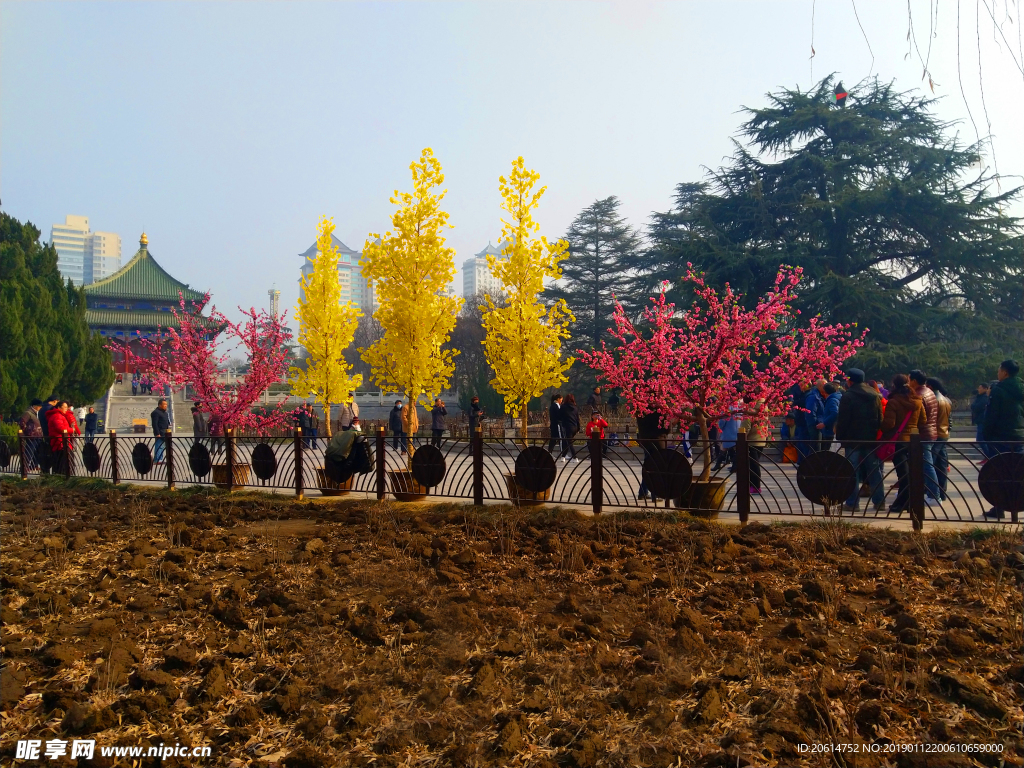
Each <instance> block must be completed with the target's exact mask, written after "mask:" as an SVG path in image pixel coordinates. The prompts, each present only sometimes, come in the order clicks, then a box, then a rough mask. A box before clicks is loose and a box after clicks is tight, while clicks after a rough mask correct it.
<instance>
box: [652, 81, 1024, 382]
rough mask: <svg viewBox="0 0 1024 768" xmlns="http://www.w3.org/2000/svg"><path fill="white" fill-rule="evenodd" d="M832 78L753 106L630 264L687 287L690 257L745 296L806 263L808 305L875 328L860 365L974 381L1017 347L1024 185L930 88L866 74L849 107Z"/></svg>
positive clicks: (1021, 323) (1023, 298) (1023, 283)
mask: <svg viewBox="0 0 1024 768" xmlns="http://www.w3.org/2000/svg"><path fill="white" fill-rule="evenodd" d="M833 86H834V81H833V79H832V78H826V79H825V80H823V81H822V82H821V83H819V84H818V85H817V86H816V87H815V88H814V89H812V90H810V91H800V90H784V91H782V92H781V93H777V94H771V95H769V97H768V99H769V105H768V106H767V107H765V108H762V109H748V110H747V114H748V116H749V119H748V120H747V122H745V123H744V124H743V126H742V128H741V131H740V135H741V139H742V140H744V141H745V144H741V143H740V142H737V143H736V145H735V146H736V152H735V155H734V157H733V158H732V161H731V163H730V164H729V165H728V166H726V167H724V168H720V169H719V170H717V171H714V172H712V173H711V174H710V176H709V178H708V179H707V180H706V182H704V183H702V184H683V185H680V186H679V187H678V188H677V196H676V205H675V208H674V209H673V210H672V211H670V212H668V213H664V214H658V215H656V216H655V217H654V219H653V221H652V224H651V228H650V232H649V237H650V240H651V243H652V246H651V248H650V250H649V251H648V252H647V253H646V254H645V255H644V257H643V258H642V259H640V260H638V261H636V262H634V264H633V266H635V267H636V268H637V269H639V270H642V271H643V272H644V277H645V278H646V279H647V285H646V286H645V287H647V288H648V289H650V288H651V287H653V286H655V285H656V284H657V283H658V282H659V281H661V280H669V281H670V282H671V283H673V284H674V285H677V286H678V285H679V278H680V276H681V275H682V274H683V273H685V271H686V264H687V262H692V263H693V264H694V265H695V266H697V267H698V268H700V269H702V270H704V271H705V272H706V273H707V277H708V280H709V282H711V283H713V284H716V285H723V284H724V283H726V282H729V283H730V284H731V285H732V287H733V288H734V289H737V290H739V291H742V292H744V293H746V294H748V295H751V296H756V295H760V294H761V293H763V292H764V291H765V290H766V289H767V287H768V286H769V285H770V283H771V281H772V279H773V278H774V275H775V274H776V271H777V269H778V267H779V265H780V264H793V265H797V266H800V267H802V268H803V270H804V275H805V279H806V280H807V283H808V290H806V291H805V292H804V293H803V295H802V296H801V297H800V300H799V303H798V306H799V307H800V308H801V309H802V311H803V312H804V313H805V314H812V315H815V314H821V315H822V317H823V318H824V319H826V320H828V321H830V322H842V323H849V322H857V323H860V324H861V325H862V326H868V327H870V328H871V330H872V333H871V336H870V339H871V341H870V342H869V344H868V346H867V348H865V349H864V350H861V352H860V353H859V354H858V356H857V361H858V362H859V363H860V364H862V367H866V368H868V370H869V371H874V372H876V373H877V374H878V375H884V376H888V375H890V374H892V373H895V372H898V371H900V370H906V369H907V368H910V367H919V368H923V369H927V370H931V371H934V372H936V373H938V374H940V375H945V376H947V377H948V378H950V379H953V380H954V381H955V382H956V383H955V386H956V387H957V389H958V390H959V391H964V390H966V389H969V388H970V387H971V386H972V385H973V383H976V381H980V380H983V379H985V378H989V377H991V375H992V371H993V370H994V369H995V368H994V364H997V363H998V361H999V360H1000V359H1001V358H1002V357H1005V356H1007V355H1009V354H1011V353H1013V352H1014V351H1019V340H1020V335H1021V333H1022V331H1024V311H1022V306H1024V259H1022V253H1024V228H1022V223H1021V220H1020V219H1018V218H1015V217H1013V216H1011V215H1009V214H1008V213H1007V212H1006V209H1007V207H1008V205H1009V204H1010V203H1011V201H1013V200H1015V199H1017V198H1018V197H1019V194H1020V191H1021V188H1020V187H1017V188H1010V189H1005V190H1004V191H1002V192H999V191H998V189H997V185H996V184H995V179H994V178H993V176H992V175H990V174H989V173H987V172H985V171H978V170H975V168H976V165H977V162H978V160H979V157H980V154H981V147H980V146H978V145H972V146H963V145H961V144H960V142H959V141H958V140H957V139H956V138H955V137H951V136H950V135H949V133H950V131H949V129H950V126H949V125H948V124H945V123H942V122H941V121H939V120H938V119H937V118H936V117H935V115H934V114H933V112H932V109H931V108H932V104H933V101H932V100H930V99H927V98H922V97H917V96H911V95H908V94H905V93H899V92H897V91H895V90H894V88H893V87H892V85H891V84H882V83H879V82H878V81H877V80H870V81H867V82H864V83H861V84H859V85H858V86H857V87H855V88H853V89H851V90H850V97H849V99H848V100H847V104H846V106H845V107H841V106H838V105H836V104H835V103H834V101H833V99H832V98H831V94H832V92H833ZM677 290H678V289H677ZM673 299H674V300H682V301H685V300H686V297H684V296H680V295H679V293H678V292H677V293H676V294H675V295H674V296H673ZM1015 347H1016V348H1017V349H1016V350H1015V349H1014V348H1015ZM947 383H950V382H947Z"/></svg>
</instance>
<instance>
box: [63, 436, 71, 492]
mask: <svg viewBox="0 0 1024 768" xmlns="http://www.w3.org/2000/svg"><path fill="white" fill-rule="evenodd" d="M63 448H64V479H65V480H70V479H71V436H70V435H69V434H68V431H67V430H66V429H65V430H64V443H63Z"/></svg>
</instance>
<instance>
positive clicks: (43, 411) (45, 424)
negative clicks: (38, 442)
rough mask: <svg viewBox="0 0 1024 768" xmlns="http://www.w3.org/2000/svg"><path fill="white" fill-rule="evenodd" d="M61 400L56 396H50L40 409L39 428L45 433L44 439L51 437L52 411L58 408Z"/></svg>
mask: <svg viewBox="0 0 1024 768" xmlns="http://www.w3.org/2000/svg"><path fill="white" fill-rule="evenodd" d="M59 400H60V398H59V397H57V396H56V395H50V396H49V397H48V398H46V402H45V403H43V407H42V408H40V409H39V428H40V429H41V430H42V431H43V437H46V438H48V437H49V436H50V422H49V417H50V411H52V410H53V409H54V408H56V407H57V403H58V401H59Z"/></svg>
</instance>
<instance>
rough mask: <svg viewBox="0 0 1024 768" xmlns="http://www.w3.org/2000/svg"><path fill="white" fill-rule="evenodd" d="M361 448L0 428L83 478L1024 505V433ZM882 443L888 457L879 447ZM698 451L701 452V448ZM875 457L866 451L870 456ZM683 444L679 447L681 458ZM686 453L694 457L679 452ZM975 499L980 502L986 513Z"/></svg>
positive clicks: (332, 490) (543, 494) (954, 511)
mask: <svg viewBox="0 0 1024 768" xmlns="http://www.w3.org/2000/svg"><path fill="white" fill-rule="evenodd" d="M366 440H367V442H368V444H369V447H370V449H371V451H372V460H371V461H370V462H369V463H368V464H367V465H366V466H365V467H363V468H364V469H367V468H368V471H365V472H362V473H355V474H353V472H352V470H351V469H348V470H346V468H345V465H344V463H342V464H340V465H337V466H335V465H334V464H333V463H332V461H331V460H328V458H327V456H326V450H327V446H328V444H329V441H328V440H327V439H325V438H323V437H313V436H306V435H302V434H301V433H300V432H299V431H298V430H297V431H296V434H293V435H292V436H290V437H265V438H263V437H250V436H246V437H241V438H238V437H235V436H234V435H232V434H231V432H230V431H228V432H227V434H225V435H224V436H222V437H182V436H173V435H171V434H170V433H168V434H167V435H164V436H161V437H155V436H151V435H137V434H125V435H118V434H115V433H113V432H111V433H110V434H109V435H97V436H96V437H95V439H93V440H86V439H85V438H83V437H81V436H68V437H67V438H66V441H65V442H63V443H60V441H55V445H56V444H57V443H60V445H59V447H58V448H57V449H56V450H53V449H51V447H50V444H49V442H48V441H45V440H43V439H41V438H35V439H32V438H25V437H24V436H21V435H19V436H18V438H17V440H16V441H12V440H5V441H2V442H0V472H2V473H4V474H9V475H20V476H21V477H23V478H27V477H31V476H33V475H37V474H41V473H49V474H56V475H62V476H66V477H71V476H84V477H97V478H103V479H107V480H111V481H113V482H120V483H125V482H127V483H147V484H149V483H152V484H157V485H163V486H165V487H170V488H174V487H176V486H182V485H204V484H210V485H216V486H218V487H222V488H229V487H230V488H234V489H240V488H248V489H265V490H272V491H285V492H291V493H295V494H298V495H300V496H302V495H305V494H306V493H307V492H308V493H313V494H322V495H340V494H348V493H357V494H364V495H371V496H376V497H377V498H385V497H387V496H393V497H395V498H397V499H399V500H414V499H421V498H427V497H435V498H445V499H464V500H469V501H472V502H473V503H475V504H485V503H488V502H512V503H515V504H520V505H533V504H540V503H550V504H563V505H574V506H583V507H588V508H590V509H591V510H593V512H594V513H601V512H602V511H605V510H613V509H650V510H656V509H666V508H670V509H683V510H687V511H690V512H691V513H694V514H702V515H711V514H713V513H716V512H717V513H724V514H735V515H738V516H739V518H740V520H741V521H742V522H746V521H747V520H749V519H750V518H751V517H757V516H759V515H765V516H794V517H810V516H821V515H823V514H828V515H833V516H840V517H845V518H850V519H865V518H871V519H892V520H895V519H899V518H909V519H910V520H911V521H912V522H913V523H914V527H915V528H918V529H920V528H921V527H922V526H923V525H924V523H925V521H936V522H938V521H952V522H964V523H966V522H971V521H983V520H987V521H990V522H1003V523H1017V522H1018V514H1019V512H1020V511H1021V510H1022V509H1024V443H1019V442H1018V443H998V444H993V443H979V442H977V441H970V440H949V441H936V442H927V441H922V440H921V439H920V437H919V436H917V435H914V436H912V437H911V440H910V441H909V442H902V443H897V444H896V445H895V446H893V444H885V443H863V444H859V445H853V446H846V447H844V448H840V447H839V446H838V445H837V444H832V445H825V444H821V443H817V442H812V441H787V442H785V443H781V442H769V443H766V444H760V445H759V444H751V443H748V442H747V440H746V435H744V434H742V433H741V434H740V435H739V438H738V440H737V441H736V443H735V445H733V446H731V447H730V446H729V445H728V444H726V445H714V444H712V445H692V446H690V445H686V444H678V445H677V444H674V443H666V442H665V441H648V442H644V443H638V441H636V440H626V439H615V438H612V439H607V440H601V439H598V438H590V439H576V440H554V441H552V440H549V439H542V438H539V437H531V438H529V439H528V440H527V441H525V444H524V442H523V441H522V440H519V439H512V438H504V437H493V438H491V437H487V438H485V437H484V436H483V434H482V433H481V432H477V434H476V435H474V436H473V437H469V438H464V437H442V438H433V437H431V436H424V435H420V434H417V435H414V436H412V437H409V436H402V437H398V436H395V435H387V434H386V433H385V431H384V430H383V428H380V429H378V430H377V432H376V433H375V434H370V435H366ZM887 454H891V456H889V457H887ZM705 455H706V456H707V458H708V461H707V466H705V462H704V457H705ZM880 456H882V457H883V458H887V460H884V461H880V460H879V457H880ZM691 457H692V458H691ZM691 462H692V463H691ZM986 512H988V513H989V514H988V516H986V515H985V513H986Z"/></svg>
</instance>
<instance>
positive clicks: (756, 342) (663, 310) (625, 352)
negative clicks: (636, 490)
mask: <svg viewBox="0 0 1024 768" xmlns="http://www.w3.org/2000/svg"><path fill="white" fill-rule="evenodd" d="M801 272H802V270H800V269H799V268H792V267H786V266H783V267H781V268H780V269H779V272H778V274H777V275H776V277H775V285H774V287H773V288H772V290H771V291H769V292H768V293H767V294H766V295H765V296H764V297H763V298H761V299H760V301H759V302H758V304H757V306H756V307H755V308H754V309H752V310H747V309H744V308H743V306H742V305H741V304H740V299H741V298H742V296H741V295H740V294H736V293H734V292H733V290H732V288H730V287H729V284H728V283H726V286H725V290H724V291H723V292H722V294H721V295H719V293H718V292H717V291H716V290H715V289H714V288H712V287H710V286H708V285H707V284H706V283H705V282H704V277H703V274H702V273H697V272H694V271H693V268H692V265H690V264H687V274H686V276H685V277H684V278H683V280H684V282H688V283H690V284H692V286H693V290H694V293H696V299H695V300H694V303H693V305H692V306H691V307H690V309H689V310H688V311H686V312H683V313H677V312H676V310H675V305H674V304H670V303H667V302H666V301H665V290H664V288H665V287H664V286H663V287H662V292H661V295H660V296H659V297H657V298H652V299H651V305H650V306H649V307H648V308H647V309H646V310H645V311H644V320H645V324H646V325H649V326H650V333H649V335H648V336H647V337H645V336H644V335H643V332H642V331H640V330H638V329H637V328H636V326H635V325H634V324H633V322H632V321H631V320H630V319H629V318H628V317H627V315H626V313H625V312H624V311H623V309H622V305H621V304H618V303H616V308H615V313H614V316H613V319H614V323H615V327H614V328H612V329H610V330H611V334H612V336H613V337H614V338H615V339H617V340H618V341H619V343H620V344H621V346H620V347H618V348H617V349H614V350H609V349H607V348H606V347H605V346H604V345H603V344H602V347H601V349H600V350H594V351H590V352H586V351H580V353H579V356H580V359H581V360H582V361H583V362H584V363H586V364H587V365H589V366H590V367H591V368H593V369H595V370H596V371H597V372H598V374H599V376H600V378H601V379H603V381H604V382H606V383H607V384H608V385H609V386H612V387H619V388H621V389H622V392H623V396H624V398H625V399H626V404H627V407H628V408H629V412H630V413H631V414H632V415H633V416H643V415H646V414H651V413H659V414H661V415H662V423H663V425H664V426H668V424H669V423H671V422H673V421H676V420H679V421H680V422H682V423H683V424H684V425H689V424H693V423H695V422H696V423H697V424H698V425H699V426H700V434H701V438H702V441H703V445H704V450H703V459H704V467H703V470H702V472H701V479H702V480H707V479H708V478H709V477H710V474H711V455H710V451H709V449H708V441H709V437H708V426H709V425H710V424H713V423H714V422H715V421H717V420H719V419H723V418H726V417H730V416H739V415H747V416H750V417H751V418H752V419H754V420H755V422H758V423H760V424H762V425H763V424H764V422H765V421H766V420H767V419H768V418H770V417H772V416H781V415H782V414H784V413H786V412H787V411H789V409H790V408H791V407H792V405H791V403H790V399H789V390H790V389H791V388H792V386H793V385H794V384H796V383H798V382H801V381H812V380H814V379H816V378H818V377H824V378H826V379H831V378H832V377H834V376H836V375H837V374H838V373H839V372H840V371H841V366H842V364H843V362H844V361H845V360H847V359H848V358H850V357H851V356H852V355H854V354H855V353H856V351H857V348H858V347H861V346H863V345H864V335H865V334H866V333H867V329H866V328H865V329H864V331H863V332H862V333H861V334H860V336H859V337H855V336H854V331H853V326H852V325H822V324H821V323H819V321H818V318H816V317H815V318H811V320H810V322H809V323H808V324H807V325H806V326H804V327H800V326H798V325H797V324H796V321H797V316H798V315H799V310H793V309H792V306H791V303H792V301H793V299H794V298H796V293H795V291H796V287H797V285H798V284H799V282H800V275H801ZM741 398H745V399H747V400H748V403H747V404H746V405H744V404H742V403H741Z"/></svg>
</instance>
